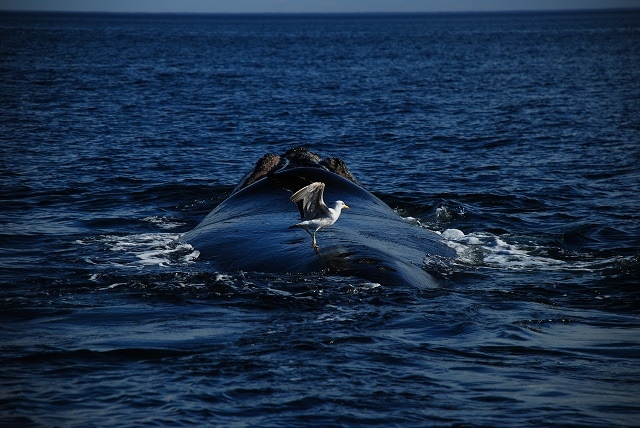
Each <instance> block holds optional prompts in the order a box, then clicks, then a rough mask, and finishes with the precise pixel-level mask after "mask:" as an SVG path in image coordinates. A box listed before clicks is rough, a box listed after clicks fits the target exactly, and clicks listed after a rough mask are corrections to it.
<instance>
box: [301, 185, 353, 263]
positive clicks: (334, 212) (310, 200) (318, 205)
mask: <svg viewBox="0 0 640 428" xmlns="http://www.w3.org/2000/svg"><path fill="white" fill-rule="evenodd" d="M323 194H324V183H322V182H319V181H317V182H315V183H311V184H309V185H308V186H305V187H303V188H302V189H300V190H298V191H297V192H296V193H294V194H293V196H291V200H292V201H293V202H295V203H298V202H302V207H301V212H302V217H303V221H301V222H300V223H296V224H294V225H293V226H291V227H300V228H303V229H305V230H306V231H307V233H309V234H310V235H311V236H312V237H313V244H312V245H313V249H314V250H315V251H316V252H318V245H317V244H316V232H318V231H319V230H320V229H322V228H323V227H329V226H331V225H332V224H333V223H335V222H336V220H338V217H340V213H341V212H342V209H343V208H345V209H349V206H348V205H347V204H345V203H344V202H342V201H335V202H334V204H333V207H328V206H327V204H325V202H324V199H323ZM311 230H313V232H311Z"/></svg>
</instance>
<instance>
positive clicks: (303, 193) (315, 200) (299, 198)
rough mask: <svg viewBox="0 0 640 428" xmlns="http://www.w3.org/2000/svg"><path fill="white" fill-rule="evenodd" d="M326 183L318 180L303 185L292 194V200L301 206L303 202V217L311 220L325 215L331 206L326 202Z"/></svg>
mask: <svg viewBox="0 0 640 428" xmlns="http://www.w3.org/2000/svg"><path fill="white" fill-rule="evenodd" d="M323 194H324V183H322V182H319V181H316V182H315V183H311V184H309V185H308V186H305V187H303V188H302V189H300V190H298V191H297V192H296V193H294V194H293V196H291V200H292V201H293V202H295V203H296V204H298V206H300V204H299V203H300V202H302V217H303V218H304V219H305V220H311V219H314V218H316V217H318V216H325V215H327V213H328V211H329V207H327V205H326V204H325V203H324V199H323V197H322V196H323Z"/></svg>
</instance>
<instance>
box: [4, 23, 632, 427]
mask: <svg viewBox="0 0 640 428" xmlns="http://www.w3.org/2000/svg"><path fill="white" fill-rule="evenodd" d="M638 64H640V12H639V11H632V10H625V11H600V12H554V13H542V12H537V13H534V12H531V13H477V14H472V13H469V14H463V13H451V14H369V15H357V14H352V15H277V14H276V15H163V14H158V15H144V14H140V15H138V14H123V15H118V14H58V13H49V14H44V13H43V14H37V13H24V14H21V13H0V183H1V185H0V207H1V208H0V325H1V326H2V327H1V329H0V425H2V426H12V427H13V426H22V427H40V426H42V427H53V426H59V427H107V426H224V427H228V426H233V427H292V426H305V427H307V426H309V427H312V426H317V427H334V426H344V427H358V426H368V427H369V426H380V427H390V426H396V427H424V426H438V427H453V426H458V427H459V426H465V427H475V426H491V427H513V426H540V427H542V426H544V427H549V426H563V427H564V426H574V427H582V426H584V427H587V426H589V427H593V426H603V427H604V426H606V427H616V426H617V427H623V426H634V425H637V424H638V420H639V418H640V399H639V398H638V397H640V288H639V286H640V275H639V273H640V258H639V257H640V256H639V254H640V251H639V248H640V214H639V207H640V193H639V189H640V168H639V165H640V67H638ZM294 146H305V147H307V148H308V149H309V150H312V151H314V152H316V153H318V154H320V155H322V156H331V157H340V158H342V159H343V160H344V161H345V163H346V164H347V166H348V167H349V169H350V171H351V172H352V173H353V175H354V176H355V177H356V178H357V179H358V180H359V181H360V182H361V183H362V185H363V186H364V187H365V188H366V189H368V190H369V191H371V192H373V193H374V194H375V195H376V196H378V197H379V198H380V199H382V200H383V201H384V202H386V203H387V204H388V205H389V206H390V207H391V208H393V209H394V210H395V211H396V212H397V213H398V215H399V216H402V217H405V218H407V219H409V220H411V221H412V222H413V224H415V227H416V228H419V227H422V228H426V229H429V230H431V231H434V232H436V233H438V234H440V235H441V236H442V239H443V240H445V242H446V243H447V245H448V246H450V247H451V248H454V249H455V250H456V254H457V257H456V258H455V259H454V260H453V261H452V263H448V264H443V265H442V266H435V267H434V266H431V268H434V269H435V270H436V271H437V273H438V274H437V280H438V286H437V287H435V288H433V287H420V286H416V287H410V286H406V285H397V286H394V285H393V284H377V283H372V282H367V281H364V280H362V279H359V278H356V277H340V276H332V275H323V274H321V273H318V274H309V273H306V274H304V273H299V272H281V273H266V272H225V271H220V270H218V269H216V268H215V267H214V266H212V265H211V264H210V263H209V262H207V261H206V260H201V259H200V258H199V253H198V251H197V249H195V248H193V247H191V246H190V245H189V244H188V243H182V242H180V241H179V238H180V236H181V235H182V234H184V233H185V232H187V231H189V230H191V229H192V228H193V227H195V226H196V225H197V224H198V223H199V222H200V221H201V220H202V219H203V218H204V217H205V216H206V215H207V213H209V212H210V211H211V210H212V209H213V208H215V207H216V206H217V205H218V204H219V203H220V202H221V201H223V200H224V199H225V198H226V197H227V196H229V194H230V193H231V191H232V189H233V188H234V187H235V185H236V184H237V183H238V182H239V181H240V179H241V178H242V177H243V176H244V175H245V174H246V173H247V172H248V171H249V170H250V169H251V167H252V166H253V165H254V163H255V162H256V161H257V160H258V159H259V158H260V157H261V156H262V155H264V154H265V153H274V154H280V153H282V152H284V151H286V150H287V149H288V148H290V147H294ZM352 208H353V207H352ZM265 239H268V237H265ZM319 239H322V232H320V233H319ZM325 239H326V238H325ZM220 251H224V249H220Z"/></svg>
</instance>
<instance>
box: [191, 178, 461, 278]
mask: <svg viewBox="0 0 640 428" xmlns="http://www.w3.org/2000/svg"><path fill="white" fill-rule="evenodd" d="M275 175H276V176H277V177H273V176H272V177H265V178H262V179H260V180H258V181H256V182H255V183H253V184H251V185H249V186H247V187H245V188H243V189H241V190H239V191H237V192H236V193H234V194H233V195H231V196H230V197H229V198H228V199H226V200H225V201H224V202H222V203H221V204H220V205H218V206H217V207H216V208H215V209H214V210H213V211H212V212H211V213H209V215H207V216H206V217H205V218H204V219H203V220H202V222H201V223H200V224H199V225H198V226H196V227H195V228H194V229H193V230H192V231H190V232H187V233H186V234H185V235H183V236H182V238H181V240H182V241H184V242H188V243H190V244H191V245H192V246H193V247H194V248H196V249H197V250H198V251H200V258H201V259H206V260H210V261H211V262H212V263H214V265H215V266H216V267H217V268H219V269H222V270H225V271H258V272H283V273H284V272H287V273H301V272H322V273H327V274H339V275H349V276H356V277H360V278H363V279H366V280H369V281H373V282H378V283H385V284H390V283H393V284H397V283H404V284H412V285H418V286H433V285H436V283H435V281H434V279H433V278H432V277H431V276H430V275H429V274H428V273H427V272H426V271H425V270H424V262H425V257H426V256H427V255H438V256H453V250H451V249H450V248H449V247H447V246H446V245H445V244H444V243H443V242H442V241H441V240H440V237H439V236H438V235H437V234H435V233H434V232H431V231H428V230H426V229H423V228H420V227H418V226H415V225H411V224H408V223H407V222H405V221H404V220H403V219H402V218H401V217H400V216H398V215H397V214H396V213H395V212H394V211H393V210H392V209H391V208H389V207H388V206H387V205H386V204H385V203H384V202H382V201H381V200H380V199H378V198H377V197H376V196H375V195H373V194H372V193H370V192H368V191H367V190H365V189H364V188H362V187H360V186H359V185H357V184H355V183H354V182H352V181H350V180H347V179H345V178H343V177H341V176H339V175H337V174H334V173H332V172H329V171H326V170H323V169H319V168H308V167H301V168H291V169H287V170H285V171H282V172H278V173H277V174H275ZM305 181H309V182H313V181H322V182H323V183H325V196H324V198H325V201H327V202H329V201H331V202H332V201H335V200H342V201H344V202H345V203H346V204H348V205H349V206H350V207H351V209H350V210H349V211H345V212H343V213H342V216H341V217H340V219H339V220H338V221H337V222H336V223H335V224H334V225H333V226H331V227H329V228H326V229H323V230H322V231H321V232H320V233H318V245H319V246H320V253H319V254H316V253H315V252H314V251H313V249H312V247H311V239H310V238H309V236H308V234H307V233H303V232H302V231H301V230H299V229H292V228H290V226H292V225H293V224H295V223H297V222H298V221H299V213H298V210H297V208H296V206H295V204H293V203H292V202H291V201H290V200H289V198H290V196H291V193H290V191H289V190H285V188H286V187H287V186H286V183H296V182H301V183H302V182H305ZM283 183H284V184H283ZM294 187H295V186H294Z"/></svg>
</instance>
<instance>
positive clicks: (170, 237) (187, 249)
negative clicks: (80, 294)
mask: <svg viewBox="0 0 640 428" xmlns="http://www.w3.org/2000/svg"><path fill="white" fill-rule="evenodd" d="M179 236H180V235H178V234H173V233H141V234H133V235H122V236H119V235H104V236H100V237H97V238H96V239H95V240H85V241H78V242H77V243H79V244H83V245H88V244H98V245H101V246H103V249H106V250H108V253H103V254H105V257H104V258H103V259H100V260H97V259H96V258H94V259H88V260H87V263H91V264H104V263H108V264H109V265H111V266H114V265H115V266H121V267H143V266H162V267H168V266H175V265H185V264H190V263H193V262H194V261H195V260H196V259H197V258H198V256H199V255H200V253H199V251H198V250H195V249H194V248H193V247H192V246H191V245H189V244H186V243H182V242H179V241H177V238H179Z"/></svg>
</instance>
